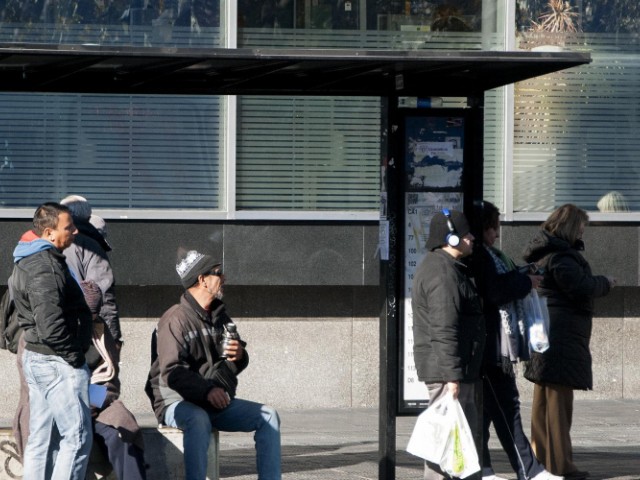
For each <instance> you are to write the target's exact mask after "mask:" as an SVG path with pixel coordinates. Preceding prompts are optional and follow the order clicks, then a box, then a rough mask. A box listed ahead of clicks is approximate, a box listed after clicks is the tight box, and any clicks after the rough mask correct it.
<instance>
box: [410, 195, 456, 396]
mask: <svg viewBox="0 0 640 480" xmlns="http://www.w3.org/2000/svg"><path fill="white" fill-rule="evenodd" d="M405 197H406V198H405V200H406V202H405V205H406V211H405V228H404V230H405V252H404V276H405V278H404V292H403V297H404V298H403V305H404V325H403V331H402V333H401V335H402V339H403V347H404V348H403V352H402V356H403V358H402V365H403V369H402V379H401V380H402V392H403V398H402V400H403V403H404V407H405V408H425V407H426V406H427V403H428V402H427V401H428V398H429V396H428V393H427V387H426V385H425V384H424V383H422V382H420V381H418V376H417V373H416V367H415V362H414V360H413V312H412V310H411V284H412V282H413V275H414V273H415V271H416V268H417V267H418V265H420V262H421V261H422V259H423V258H424V256H425V255H428V253H427V249H426V243H427V238H428V237H429V224H430V222H431V217H433V215H434V214H435V213H437V212H440V211H442V209H443V208H449V209H454V210H462V198H463V197H462V193H461V192H406V193H405Z"/></svg>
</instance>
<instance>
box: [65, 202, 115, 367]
mask: <svg viewBox="0 0 640 480" xmlns="http://www.w3.org/2000/svg"><path fill="white" fill-rule="evenodd" d="M60 203H61V204H62V205H66V206H67V207H68V208H69V210H70V211H71V215H72V216H73V222H74V224H75V225H76V227H77V229H78V233H77V234H76V236H75V239H74V241H73V243H72V244H71V245H69V247H68V248H66V249H65V250H64V252H63V253H64V256H65V257H67V264H68V265H69V268H70V269H71V270H72V271H73V273H74V274H75V276H76V278H78V281H83V280H92V281H94V282H95V283H97V284H98V286H99V287H100V290H102V299H103V302H102V307H100V319H101V320H102V321H103V322H104V323H105V325H106V327H107V328H108V329H109V332H110V333H111V336H112V337H113V338H114V339H115V341H116V346H117V348H118V350H120V348H121V347H122V342H123V338H122V329H121V328H120V317H119V314H118V305H117V303H116V295H115V280H114V276H113V270H112V268H111V263H110V261H109V257H108V256H107V253H108V252H110V251H111V245H110V244H109V242H107V239H106V237H105V236H104V234H103V233H101V231H100V230H99V229H98V228H96V227H95V226H94V224H97V225H102V231H104V220H102V219H101V218H99V217H97V216H96V215H93V214H92V208H91V204H90V203H89V201H88V200H87V199H86V198H85V197H82V196H80V195H69V196H67V197H65V198H63V199H62V200H61V201H60ZM115 361H116V362H118V361H119V358H116V359H115Z"/></svg>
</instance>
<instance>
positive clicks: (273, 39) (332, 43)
mask: <svg viewBox="0 0 640 480" xmlns="http://www.w3.org/2000/svg"><path fill="white" fill-rule="evenodd" d="M502 41H503V36H500V35H496V34H494V33H480V32H425V31H384V30H321V29H277V30H273V29H271V30H269V29H254V28H241V29H239V31H238V46H239V47H266V46H269V47H283V48H292V47H293V48H356V49H370V50H377V49H392V50H424V49H430V50H482V49H483V48H484V49H488V48H490V47H491V48H496V47H497V46H498V45H500V44H501V43H502Z"/></svg>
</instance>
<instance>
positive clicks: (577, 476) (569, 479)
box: [562, 470, 589, 480]
mask: <svg viewBox="0 0 640 480" xmlns="http://www.w3.org/2000/svg"><path fill="white" fill-rule="evenodd" d="M562 476H563V477H564V478H565V480H586V479H587V478H589V472H583V471H581V470H575V471H573V472H569V473H563V474H562Z"/></svg>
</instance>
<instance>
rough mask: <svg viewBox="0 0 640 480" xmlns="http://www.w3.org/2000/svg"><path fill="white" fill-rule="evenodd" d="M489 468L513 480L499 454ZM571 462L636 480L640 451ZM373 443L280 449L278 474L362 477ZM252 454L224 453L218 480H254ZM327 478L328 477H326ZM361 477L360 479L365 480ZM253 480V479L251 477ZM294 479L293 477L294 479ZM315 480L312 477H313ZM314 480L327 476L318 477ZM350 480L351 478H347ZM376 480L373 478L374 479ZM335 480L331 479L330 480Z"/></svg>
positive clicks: (597, 475) (603, 475) (372, 468)
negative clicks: (352, 473) (355, 471)
mask: <svg viewBox="0 0 640 480" xmlns="http://www.w3.org/2000/svg"><path fill="white" fill-rule="evenodd" d="M491 455H492V459H493V466H494V469H495V471H496V473H497V474H498V475H501V476H505V477H507V478H509V479H515V478H516V475H515V474H514V473H513V472H512V470H511V466H510V465H509V463H508V460H507V457H506V455H505V454H504V452H503V451H501V450H492V451H491ZM574 462H575V464H576V465H577V466H578V468H580V469H581V470H587V471H589V472H590V474H591V475H590V477H589V479H590V480H614V479H616V480H640V451H639V450H638V449H637V448H634V447H629V448H615V449H614V448H608V449H607V448H603V449H599V448H597V447H594V448H576V449H575V451H574ZM396 463H397V469H399V470H402V471H403V472H404V473H403V475H400V476H401V477H402V478H407V477H405V475H406V472H409V473H411V472H414V471H415V478H416V479H419V478H421V477H422V460H421V459H419V458H417V457H414V456H412V455H410V454H408V453H406V452H404V451H398V452H397V455H396ZM377 464H378V450H377V442H373V441H372V442H355V443H341V444H336V445H318V446H315V445H306V446H283V449H282V472H283V474H295V473H304V472H312V471H320V470H324V471H327V472H328V471H331V470H334V471H339V470H351V468H350V467H355V466H357V465H359V466H360V467H358V468H361V469H362V470H363V474H365V471H366V474H367V475H369V476H370V475H371V474H372V473H375V472H377ZM255 472H256V470H255V450H254V449H253V448H252V447H251V448H238V449H231V450H224V451H222V452H221V455H220V474H221V477H222V478H234V477H242V476H252V475H253V476H255V474H256V473H255ZM327 475H330V473H327ZM369 476H367V477H363V478H369ZM254 478H255V477H254ZM294 478H295V477H294ZM314 478H315V477H314ZM318 478H326V479H327V480H329V478H330V477H329V476H326V475H322V476H319V477H318ZM349 478H351V477H349ZM376 478H377V477H376ZM332 480H335V479H332Z"/></svg>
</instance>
